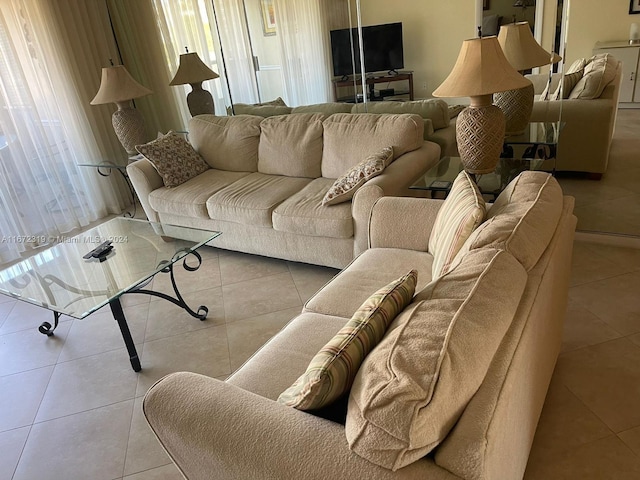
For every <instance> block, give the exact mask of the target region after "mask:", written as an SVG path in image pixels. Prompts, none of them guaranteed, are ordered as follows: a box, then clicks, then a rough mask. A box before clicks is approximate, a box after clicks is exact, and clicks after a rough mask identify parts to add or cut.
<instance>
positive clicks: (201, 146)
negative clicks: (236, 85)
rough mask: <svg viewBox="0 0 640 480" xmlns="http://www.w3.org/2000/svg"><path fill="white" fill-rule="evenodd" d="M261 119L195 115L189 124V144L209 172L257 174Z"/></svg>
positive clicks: (244, 116) (248, 116)
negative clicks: (213, 170)
mask: <svg viewBox="0 0 640 480" xmlns="http://www.w3.org/2000/svg"><path fill="white" fill-rule="evenodd" d="M262 120H263V119H262V118H261V117H254V116H250V115H242V116H238V117H216V116H215V115H198V116H197V117H193V118H192V119H191V120H190V121H189V141H190V142H191V144H192V145H193V148H195V149H196V151H197V152H198V153H199V154H200V155H202V157H203V158H204V160H205V161H206V162H207V163H208V164H209V166H210V167H211V168H217V169H218V170H228V171H232V172H255V171H257V170H258V143H259V142H260V122H262Z"/></svg>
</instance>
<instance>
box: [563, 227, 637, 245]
mask: <svg viewBox="0 0 640 480" xmlns="http://www.w3.org/2000/svg"><path fill="white" fill-rule="evenodd" d="M575 240H576V241H578V242H585V243H597V244H601V245H610V246H614V247H624V248H637V249H640V237H636V236H634V235H623V234H619V233H603V232H582V231H578V232H576V235H575Z"/></svg>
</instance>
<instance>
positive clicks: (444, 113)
mask: <svg viewBox="0 0 640 480" xmlns="http://www.w3.org/2000/svg"><path fill="white" fill-rule="evenodd" d="M233 111H234V112H235V114H236V115H258V116H261V117H271V116H275V115H287V114H290V113H323V114H325V115H332V114H334V113H394V114H400V113H413V114H416V115H420V116H421V117H422V119H423V120H424V139H425V140H426V141H429V142H434V143H437V144H438V145H440V155H441V157H456V156H458V146H457V143H456V119H455V118H452V115H451V114H450V110H449V107H448V104H447V103H446V102H445V101H444V100H441V99H438V98H432V99H428V100H415V101H399V102H397V101H385V102H369V103H367V104H366V105H365V104H363V103H358V104H353V103H339V102H333V103H332V102H328V103H318V104H315V105H303V106H299V107H287V106H285V105H284V102H282V104H277V105H264V104H263V105H250V104H246V103H236V104H234V106H233Z"/></svg>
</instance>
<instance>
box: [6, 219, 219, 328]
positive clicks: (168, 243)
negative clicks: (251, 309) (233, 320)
mask: <svg viewBox="0 0 640 480" xmlns="http://www.w3.org/2000/svg"><path fill="white" fill-rule="evenodd" d="M220 234H221V233H220V232H210V231H205V230H198V229H194V228H186V227H177V226H174V225H167V224H159V223H152V222H148V221H144V220H136V219H131V218H114V219H113V220H109V221H107V222H105V223H103V224H102V225H99V226H97V227H95V228H92V229H90V230H87V231H86V232H83V233H81V234H79V235H76V236H70V237H66V236H60V237H52V238H49V239H48V240H49V241H50V242H51V243H52V244H53V246H52V247H50V248H48V249H46V250H44V251H42V252H40V253H38V254H37V255H34V256H32V257H30V258H28V259H26V260H24V261H22V262H20V263H17V264H15V265H13V266H11V267H9V268H7V269H4V270H2V271H0V293H3V294H6V295H10V296H12V297H14V298H18V299H20V300H23V301H25V302H29V303H32V304H35V305H39V306H42V307H44V308H47V309H49V310H52V311H55V312H58V313H62V314H65V315H69V316H71V317H74V318H84V317H86V316H88V315H89V314H91V313H93V312H95V311H96V310H98V309H99V308H101V307H103V306H104V305H106V304H107V303H109V301H110V300H112V299H114V298H117V297H119V296H120V295H122V294H123V293H125V292H127V291H129V290H131V289H133V287H136V286H138V285H141V284H145V283H146V282H147V281H148V280H149V279H151V278H152V277H153V276H154V275H155V274H156V273H158V272H160V271H162V270H164V269H166V267H167V266H169V265H170V264H173V263H175V262H177V261H179V260H181V259H183V258H185V257H186V256H187V255H189V254H191V253H192V252H194V251H195V250H197V249H198V248H200V247H201V246H203V245H205V244H207V243H208V242H210V241H211V240H213V239H214V238H216V237H218V236H219V235H220ZM105 241H111V242H112V243H111V245H112V246H113V250H112V251H111V252H110V253H109V254H108V255H107V257H106V259H105V261H102V262H101V261H99V260H98V259H97V258H91V259H88V260H87V259H84V258H83V256H84V255H86V254H87V253H88V252H90V251H92V250H93V249H95V248H96V247H98V246H99V245H100V244H102V243H103V242H105ZM185 261H186V259H185Z"/></svg>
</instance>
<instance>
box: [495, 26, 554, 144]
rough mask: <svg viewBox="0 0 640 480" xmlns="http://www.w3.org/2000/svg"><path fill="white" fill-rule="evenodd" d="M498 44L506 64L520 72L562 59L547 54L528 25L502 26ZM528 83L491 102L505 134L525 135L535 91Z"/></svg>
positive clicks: (501, 94)
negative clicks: (500, 116) (499, 111)
mask: <svg viewBox="0 0 640 480" xmlns="http://www.w3.org/2000/svg"><path fill="white" fill-rule="evenodd" d="M498 42H500V46H501V47H502V50H503V51H504V56H505V57H507V60H508V61H509V63H510V64H511V65H512V66H513V68H515V69H516V70H518V71H519V72H521V73H522V72H524V71H525V70H528V69H530V68H534V67H541V66H543V65H549V64H550V63H556V62H558V61H560V60H561V59H562V57H560V56H559V55H556V54H551V53H549V52H547V51H546V50H545V49H544V48H542V47H541V46H540V45H539V44H538V42H536V40H535V38H533V34H532V33H531V28H530V27H529V23H528V22H518V23H510V24H508V25H502V26H501V27H500V33H498ZM523 78H524V77H523ZM527 82H528V85H527V86H526V87H524V88H521V89H517V90H509V91H506V92H503V93H499V94H497V95H496V96H495V97H494V103H495V104H496V105H497V106H498V107H500V108H501V109H502V111H503V112H504V116H505V120H506V122H507V123H506V134H507V135H519V134H521V133H522V132H524V130H525V128H526V127H527V124H528V123H529V119H530V118H531V112H532V110H533V95H534V90H533V84H532V83H531V82H530V81H529V80H527Z"/></svg>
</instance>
